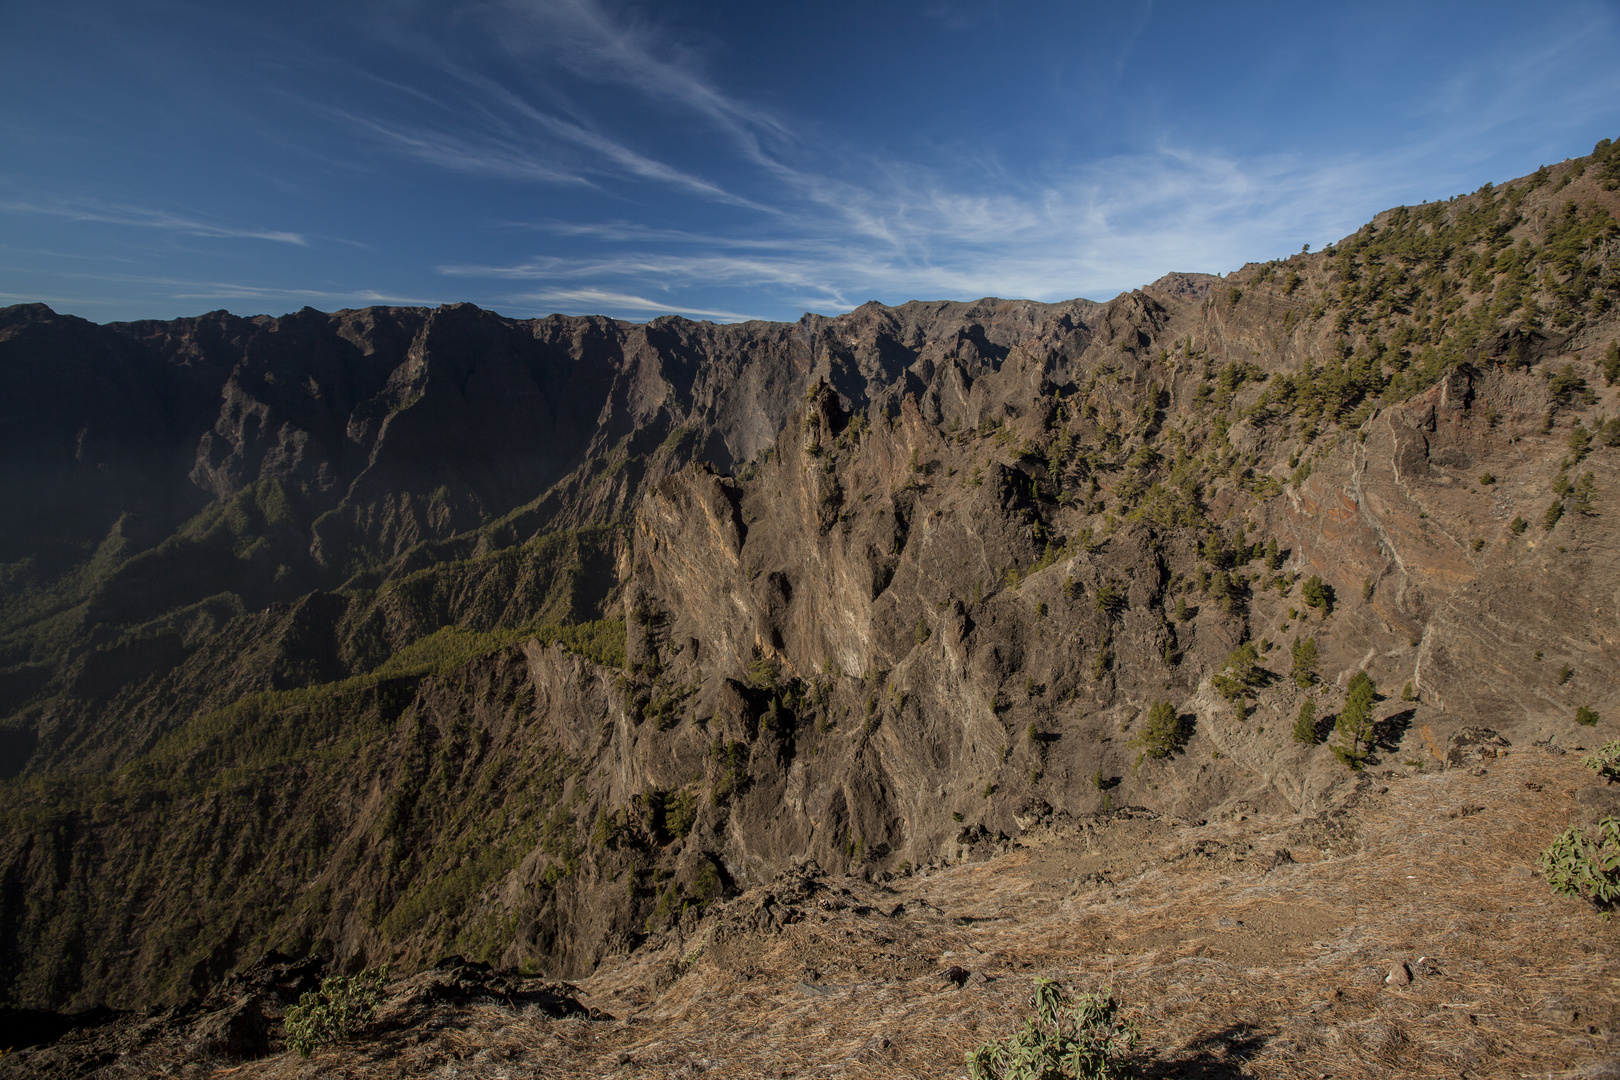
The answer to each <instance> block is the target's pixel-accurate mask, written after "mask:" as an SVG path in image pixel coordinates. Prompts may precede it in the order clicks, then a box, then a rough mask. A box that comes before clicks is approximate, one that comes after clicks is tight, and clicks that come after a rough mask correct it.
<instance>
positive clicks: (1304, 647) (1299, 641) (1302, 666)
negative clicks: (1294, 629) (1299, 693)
mask: <svg viewBox="0 0 1620 1080" xmlns="http://www.w3.org/2000/svg"><path fill="white" fill-rule="evenodd" d="M1292 652H1293V657H1294V670H1293V676H1294V685H1295V686H1298V687H1299V688H1300V689H1305V688H1306V687H1308V686H1310V685H1312V684H1313V683H1315V682H1316V662H1317V649H1316V639H1315V638H1313V637H1308V638H1295V639H1294V647H1293V649H1292Z"/></svg>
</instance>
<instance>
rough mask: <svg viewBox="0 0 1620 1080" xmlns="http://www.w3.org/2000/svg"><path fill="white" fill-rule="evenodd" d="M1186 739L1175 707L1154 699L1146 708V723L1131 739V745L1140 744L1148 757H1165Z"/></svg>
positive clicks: (1179, 747) (1177, 748)
mask: <svg viewBox="0 0 1620 1080" xmlns="http://www.w3.org/2000/svg"><path fill="white" fill-rule="evenodd" d="M1186 741H1187V732H1186V731H1185V730H1183V728H1182V724H1181V718H1180V717H1178V716H1177V715H1176V710H1175V707H1174V706H1173V705H1171V704H1170V703H1169V702H1168V701H1156V702H1154V703H1153V708H1151V709H1149V710H1148V719H1147V724H1146V725H1144V726H1143V728H1142V730H1141V732H1140V733H1139V734H1138V735H1137V736H1136V738H1134V739H1132V740H1131V745H1132V746H1140V747H1141V748H1142V750H1143V752H1144V753H1146V754H1147V756H1148V757H1151V758H1167V757H1169V756H1170V755H1171V754H1173V753H1175V752H1176V751H1177V750H1179V749H1181V746H1182V744H1183V743H1185V742H1186Z"/></svg>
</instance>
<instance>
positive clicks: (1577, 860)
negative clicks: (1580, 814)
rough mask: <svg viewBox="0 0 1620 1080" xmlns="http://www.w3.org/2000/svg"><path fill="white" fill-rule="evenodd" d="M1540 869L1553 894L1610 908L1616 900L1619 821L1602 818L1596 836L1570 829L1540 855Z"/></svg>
mask: <svg viewBox="0 0 1620 1080" xmlns="http://www.w3.org/2000/svg"><path fill="white" fill-rule="evenodd" d="M1540 866H1541V872H1542V873H1543V874H1545V875H1546V876H1547V884H1548V885H1551V886H1552V887H1553V890H1554V891H1555V892H1558V893H1561V894H1563V895H1564V896H1579V897H1584V898H1585V899H1587V900H1589V901H1591V902H1592V903H1593V904H1595V905H1597V906H1598V907H1601V908H1610V907H1613V906H1614V903H1615V901H1616V900H1620V820H1616V819H1615V818H1612V817H1606V818H1604V819H1603V820H1602V821H1600V822H1598V824H1597V835H1596V836H1592V835H1590V834H1588V833H1587V832H1586V831H1585V830H1584V829H1581V828H1580V827H1579V826H1572V827H1571V828H1570V829H1569V830H1567V831H1566V832H1565V833H1564V834H1563V835H1562V836H1560V837H1559V838H1558V839H1556V840H1554V841H1553V842H1552V845H1551V846H1550V847H1548V848H1547V850H1546V851H1544V852H1542V853H1541V861H1540Z"/></svg>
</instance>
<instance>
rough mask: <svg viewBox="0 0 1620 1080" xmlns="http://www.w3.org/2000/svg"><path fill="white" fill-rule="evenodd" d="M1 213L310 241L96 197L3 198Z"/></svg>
mask: <svg viewBox="0 0 1620 1080" xmlns="http://www.w3.org/2000/svg"><path fill="white" fill-rule="evenodd" d="M0 212H5V213H9V214H25V215H28V216H31V217H50V218H58V219H60V220H63V221H90V222H99V223H102V224H107V225H127V226H131V227H134V228H140V229H164V230H167V231H170V232H177V233H185V234H187V235H190V236H206V237H214V238H218V239H227V240H270V241H273V242H275V243H278V244H295V245H297V246H298V247H307V246H308V245H309V242H308V241H307V240H306V239H305V238H304V235H303V234H302V233H295V232H283V231H280V230H273V229H252V228H242V227H239V226H231V225H218V224H214V223H212V222H207V221H199V220H197V219H196V218H188V217H182V216H180V215H178V214H174V213H170V212H169V211H166V210H149V209H146V208H144V207H138V206H123V205H117V204H111V203H103V202H100V201H98V200H94V199H76V200H72V201H65V202H58V203H41V202H29V201H26V200H16V199H0Z"/></svg>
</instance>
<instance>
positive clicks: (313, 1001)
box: [282, 967, 388, 1057]
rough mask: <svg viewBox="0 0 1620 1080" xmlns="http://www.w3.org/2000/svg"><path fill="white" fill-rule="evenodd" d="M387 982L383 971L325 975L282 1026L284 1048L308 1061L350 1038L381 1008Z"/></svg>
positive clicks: (288, 1015)
mask: <svg viewBox="0 0 1620 1080" xmlns="http://www.w3.org/2000/svg"><path fill="white" fill-rule="evenodd" d="M387 978H388V969H387V968H386V967H382V968H368V969H367V970H365V971H363V972H361V973H360V974H359V975H329V976H327V977H326V978H325V979H322V980H321V988H320V989H319V990H308V991H305V993H304V995H303V996H302V997H300V998H299V999H298V1004H296V1005H294V1006H293V1007H292V1008H290V1009H288V1010H287V1016H286V1018H285V1020H283V1022H282V1025H283V1027H284V1029H285V1030H286V1033H287V1046H288V1048H289V1049H292V1050H296V1051H298V1056H299V1057H309V1055H310V1054H312V1053H314V1052H315V1051H316V1050H319V1049H320V1048H321V1047H323V1046H331V1045H332V1044H333V1043H336V1042H339V1041H340V1040H342V1039H345V1038H347V1037H348V1036H349V1035H351V1034H353V1033H354V1031H355V1030H357V1029H358V1028H359V1027H360V1025H361V1024H364V1023H365V1022H366V1021H367V1020H369V1019H371V1014H372V1013H373V1012H375V1011H376V1009H377V1006H378V1005H379V1004H381V1002H382V988H383V983H384V982H385V981H386V980H387Z"/></svg>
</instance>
